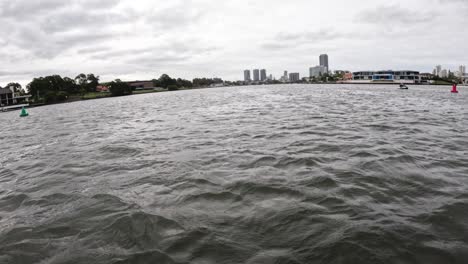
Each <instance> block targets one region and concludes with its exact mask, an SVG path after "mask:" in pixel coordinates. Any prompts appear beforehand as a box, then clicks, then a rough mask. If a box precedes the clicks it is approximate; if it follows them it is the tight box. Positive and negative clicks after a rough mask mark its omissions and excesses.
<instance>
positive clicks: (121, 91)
mask: <svg viewBox="0 0 468 264" xmlns="http://www.w3.org/2000/svg"><path fill="white" fill-rule="evenodd" d="M109 91H110V93H111V95H112V96H123V95H130V94H132V87H131V86H130V85H129V84H128V83H125V82H122V81H121V80H119V79H117V80H115V81H113V82H111V83H109Z"/></svg>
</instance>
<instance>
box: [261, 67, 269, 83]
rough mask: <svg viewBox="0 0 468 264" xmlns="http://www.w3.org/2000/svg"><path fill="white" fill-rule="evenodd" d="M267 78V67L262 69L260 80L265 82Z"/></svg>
mask: <svg viewBox="0 0 468 264" xmlns="http://www.w3.org/2000/svg"><path fill="white" fill-rule="evenodd" d="M266 80H267V72H266V70H265V69H262V70H261V71H260V81H262V82H264V81H266Z"/></svg>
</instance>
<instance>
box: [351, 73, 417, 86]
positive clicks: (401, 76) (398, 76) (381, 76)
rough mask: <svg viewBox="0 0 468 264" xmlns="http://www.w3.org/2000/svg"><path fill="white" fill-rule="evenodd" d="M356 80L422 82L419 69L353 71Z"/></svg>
mask: <svg viewBox="0 0 468 264" xmlns="http://www.w3.org/2000/svg"><path fill="white" fill-rule="evenodd" d="M353 81H354V82H373V83H414V84H419V83H421V76H420V73H419V72H418V71H360V72H353Z"/></svg>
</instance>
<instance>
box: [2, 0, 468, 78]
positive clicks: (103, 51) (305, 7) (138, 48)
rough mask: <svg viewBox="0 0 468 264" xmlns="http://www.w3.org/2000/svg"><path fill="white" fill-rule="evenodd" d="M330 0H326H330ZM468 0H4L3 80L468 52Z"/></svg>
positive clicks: (407, 64)
mask: <svg viewBox="0 0 468 264" xmlns="http://www.w3.org/2000/svg"><path fill="white" fill-rule="evenodd" d="M322 2H323V1H322ZM467 3H468V2H467V1H464V0H451V1H441V0H409V1H403V0H385V1H384V0H380V1H379V0H377V1H376V0H374V1H370V0H362V1H357V0H356V1H354V0H353V1H348V0H346V1H345V0H329V1H326V2H323V3H320V2H316V1H307V0H293V1H288V2H286V1H280V0H255V1H253V0H225V1H214V0H192V1H188V0H175V1H160V0H157V1H150V0H132V1H130V0H101V1H94V0H70V1H58V0H15V1H7V0H0V25H1V26H0V45H1V46H2V49H1V50H0V56H1V58H2V62H3V63H2V64H1V65H0V86H1V85H5V84H6V83H8V82H10V81H19V82H21V83H23V84H26V83H27V82H29V81H30V80H31V79H32V78H33V77H36V76H40V75H45V74H53V73H57V74H62V75H69V76H74V75H76V74H78V73H80V72H93V73H95V74H97V75H100V76H101V79H103V80H111V79H114V78H121V79H128V80H131V79H147V78H154V77H156V76H159V75H160V74H162V73H168V74H170V75H174V76H177V77H183V78H193V77H199V76H203V77H215V76H218V77H223V78H225V79H231V80H237V79H241V78H242V71H243V69H249V68H250V69H251V68H266V69H267V70H268V71H269V73H272V74H273V75H276V76H279V75H280V74H281V72H282V71H283V70H290V71H298V72H301V73H302V74H306V72H307V69H308V67H310V66H314V65H316V64H317V60H318V55H319V54H321V53H328V54H329V55H330V63H331V67H332V68H333V69H347V70H362V69H389V68H394V69H396V68H401V69H403V68H405V69H416V70H421V71H429V70H430V69H431V68H432V67H433V66H434V65H435V64H444V65H446V66H447V67H452V68H454V67H455V66H457V65H459V64H468V55H467V53H466V52H463V50H464V49H465V46H466V43H467V42H468V36H467V34H466V26H465V25H466V24H467V22H468V19H467V17H468V16H467V15H468V4H467Z"/></svg>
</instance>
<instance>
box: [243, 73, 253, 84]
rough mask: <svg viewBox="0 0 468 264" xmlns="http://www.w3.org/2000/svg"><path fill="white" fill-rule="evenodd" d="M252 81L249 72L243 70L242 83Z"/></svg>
mask: <svg viewBox="0 0 468 264" xmlns="http://www.w3.org/2000/svg"><path fill="white" fill-rule="evenodd" d="M250 81H252V78H251V77H250V70H245V71H244V82H250Z"/></svg>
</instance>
